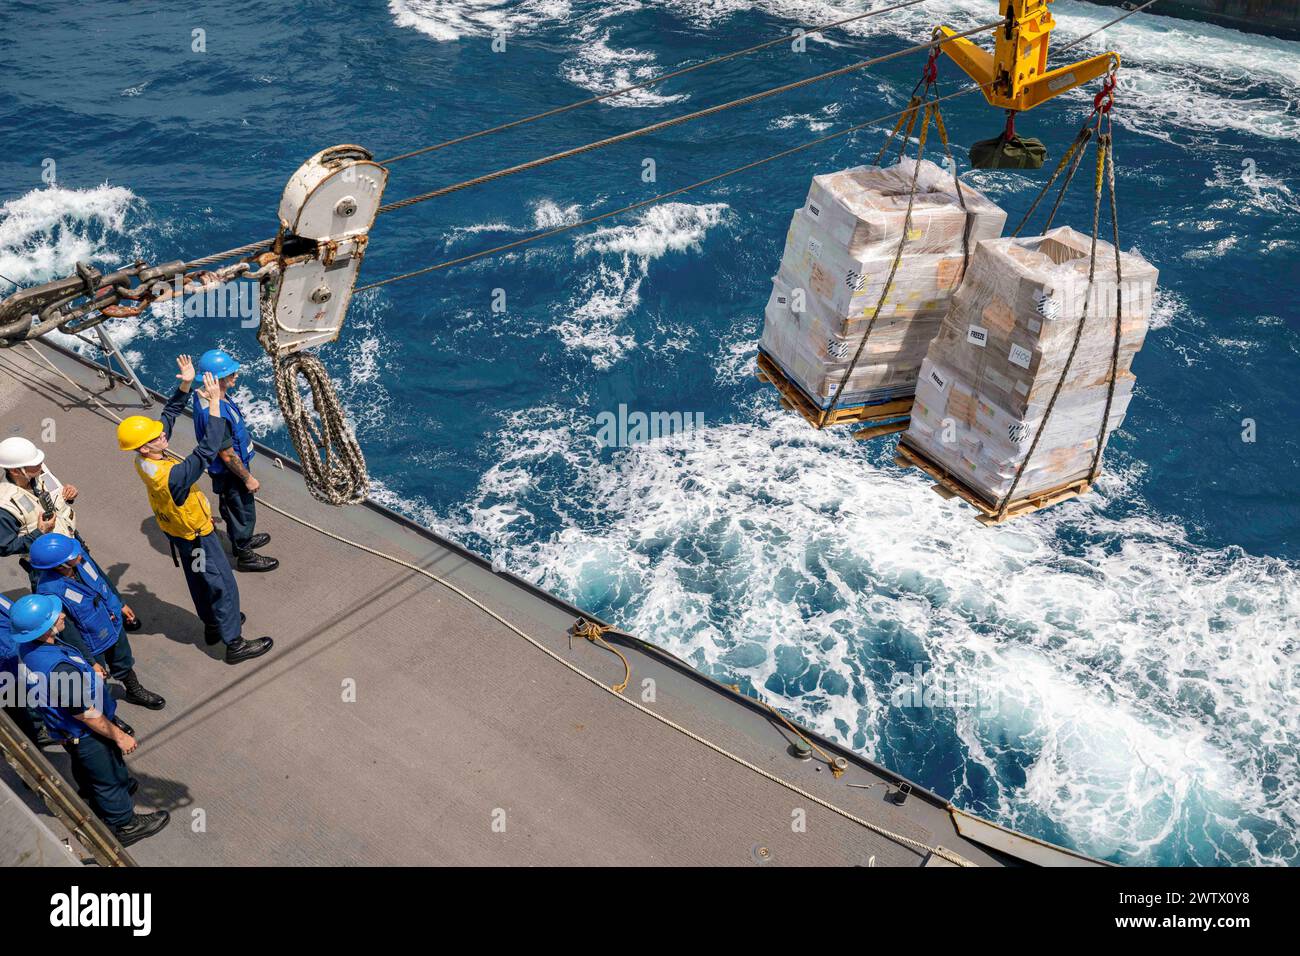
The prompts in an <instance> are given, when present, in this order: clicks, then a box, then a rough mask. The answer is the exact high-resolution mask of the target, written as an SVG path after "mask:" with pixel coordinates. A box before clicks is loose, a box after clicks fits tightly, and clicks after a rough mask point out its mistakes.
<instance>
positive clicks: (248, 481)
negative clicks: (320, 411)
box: [194, 349, 280, 571]
mask: <svg viewBox="0 0 1300 956" xmlns="http://www.w3.org/2000/svg"><path fill="white" fill-rule="evenodd" d="M196 367H197V370H198V373H199V374H200V375H204V374H211V375H212V377H213V378H215V379H216V380H217V385H218V386H219V388H220V389H221V417H222V418H224V419H225V420H226V421H227V422H228V423H229V425H230V427H229V429H227V437H226V439H225V441H224V442H222V446H221V452H220V453H219V454H218V455H217V457H216V458H215V459H214V460H213V462H212V464H210V465H208V474H209V475H210V476H211V477H212V491H213V493H214V494H216V496H217V510H218V511H219V512H220V513H221V520H223V521H224V522H225V523H226V530H227V531H228V532H229V534H230V546H231V550H233V551H234V553H235V569H236V570H237V571H274V570H275V569H276V568H277V567H279V565H280V562H279V561H277V560H276V559H275V558H268V557H265V556H264V555H260V554H258V553H257V551H256V550H255V549H257V548H260V547H262V546H263V545H265V544H267V543H268V542H269V541H270V540H271V536H270V535H269V534H265V533H263V534H258V532H257V500H256V499H255V498H254V497H253V496H254V495H255V494H257V489H258V488H259V487H260V483H259V482H258V480H257V479H256V478H254V477H253V473H252V472H251V471H249V465H251V464H252V461H253V455H254V451H253V436H252V435H250V434H249V432H248V427H247V426H246V425H245V424H244V413H243V412H242V411H240V408H239V406H238V405H237V404H236V403H235V400H234V399H233V398H231V397H230V394H229V393H230V391H231V389H233V388H234V386H235V380H236V379H237V378H238V377H239V369H240V365H239V363H238V362H236V361H235V360H234V359H233V358H231V357H230V355H229V354H228V353H227V352H224V351H222V350H221V349H209V350H208V351H206V352H204V353H203V354H202V355H200V356H199V361H198V364H197V366H196ZM207 421H208V416H207V413H206V412H205V410H204V409H203V408H202V407H200V405H199V396H198V394H197V393H196V394H195V395H194V438H195V440H196V441H198V442H200V443H202V441H203V436H204V434H206V432H207Z"/></svg>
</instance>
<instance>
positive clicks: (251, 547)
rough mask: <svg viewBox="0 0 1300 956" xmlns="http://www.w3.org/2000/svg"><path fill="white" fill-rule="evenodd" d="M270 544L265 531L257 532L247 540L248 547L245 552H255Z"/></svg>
mask: <svg viewBox="0 0 1300 956" xmlns="http://www.w3.org/2000/svg"><path fill="white" fill-rule="evenodd" d="M270 543H271V536H270V535H269V534H267V533H266V532H265V531H259V532H258V533H257V534H255V535H253V536H252V537H251V538H249V539H248V546H247V547H246V548H244V550H245V551H256V550H257V549H258V548H264V547H266V546H267V545H268V544H270Z"/></svg>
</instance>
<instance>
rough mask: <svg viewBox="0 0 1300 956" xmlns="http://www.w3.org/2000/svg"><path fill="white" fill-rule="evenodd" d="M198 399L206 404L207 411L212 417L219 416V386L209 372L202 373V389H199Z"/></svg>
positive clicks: (215, 378)
mask: <svg viewBox="0 0 1300 956" xmlns="http://www.w3.org/2000/svg"><path fill="white" fill-rule="evenodd" d="M199 398H201V399H203V401H205V402H207V404H208V411H210V412H212V414H213V415H217V416H219V415H220V414H221V385H220V384H219V383H218V382H217V377H216V376H215V375H213V374H212V373H211V372H204V373H203V387H202V388H201V389H199Z"/></svg>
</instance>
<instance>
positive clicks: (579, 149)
mask: <svg viewBox="0 0 1300 956" xmlns="http://www.w3.org/2000/svg"><path fill="white" fill-rule="evenodd" d="M1005 23H1006V19H1005V18H1003V19H1001V20H995V21H993V22H991V23H986V24H984V25H982V26H978V27H973V28H971V29H970V30H964V31H963V32H961V33H954V34H952V35H951V36H944V37H939V38H937V39H934V40H928V41H926V42H925V43H917V44H914V45H912V46H909V47H904V48H903V49H901V50H894V51H892V52H890V53H885V54H882V55H881V56H876V57H872V58H871V59H869V60H859V61H858V62H857V63H850V64H849V65H848V66H842V67H840V68H838V69H835V70H828V71H827V72H825V73H818V74H817V75H815V76H806V77H804V78H803V79H801V80H795V81H793V82H791V83H782V84H781V85H780V86H774V87H772V88H770V89H766V90H760V91H759V92H757V93H751V94H749V95H748V96H742V97H740V98H739V99H734V100H728V101H727V102H726V103H718V104H717V105H716V106H708V107H705V108H704V109H702V110H696V111H695V112H694V113H684V114H682V115H681V116H674V117H672V118H671V119H666V120H661V121H660V122H658V123H651V124H650V125H649V126H642V127H639V128H637V129H633V130H628V131H627V132H625V133H618V134H617V135H614V136H607V137H606V138H605V139H598V140H596V141H594V142H591V143H584V144H583V145H582V146H575V147H573V148H572V149H565V150H561V151H560V152H558V153H551V154H550V155H549V156H541V157H538V158H537V159H531V160H529V161H528V162H526V163H519V164H518V165H516V166H507V167H506V168H504V169H497V170H494V171H493V172H490V173H484V174H483V175H481V176H475V177H473V178H472V179H466V180H463V181H461V182H458V183H452V184H451V185H449V186H442V187H441V188H439V189H434V190H431V191H429V192H427V193H420V194H418V195H415V196H408V197H407V198H406V199H399V200H397V201H396V202H391V203H387V204H385V205H383V206H380V207H379V212H381V213H386V212H393V211H394V210H397V209H405V208H406V207H408V206H414V205H415V204H416V203H422V202H427V201H428V200H430V199H437V198H439V197H441V196H447V195H450V194H451V193H455V192H460V191H461V190H462V189H469V188H470V187H471V186H480V185H483V184H484V183H490V182H494V181H495V180H498V179H504V178H505V177H506V176H514V175H516V174H517V173H523V172H528V171H529V170H533V169H537V168H538V167H540V166H547V165H549V164H551V163H554V162H558V161H559V160H562V159H568V158H569V157H571V156H580V155H582V154H583V153H589V152H591V151H592V150H597V149H603V148H604V147H606V146H612V145H614V144H615V143H623V142H627V141H628V140H630V139H636V138H637V137H640V136H647V135H649V134H650V133H657V132H660V131H661V130H665V129H671V128H672V127H674V126H680V125H681V124H683V123H689V122H692V121H694V120H698V119H703V118H705V117H707V116H714V115H716V114H718V113H722V112H725V111H726V110H731V109H737V108H738V107H741V106H749V105H750V104H751V103H759V102H762V101H763V100H766V99H769V98H771V97H773V96H778V95H780V94H781V93H788V92H790V91H791V90H798V89H802V88H803V87H805V86H811V85H812V84H813V83H820V82H822V81H823V80H833V79H835V78H836V77H840V76H846V75H847V74H849V73H856V72H857V71H859V70H865V69H868V68H869V67H873V66H878V65H880V64H881V63H887V62H889V61H890V60H896V59H898V58H899V57H902V56H908V55H910V54H912V53H919V52H921V51H922V50H930V49H933V48H934V47H935V46H942V45H943V44H945V43H951V42H953V41H954V40H961V39H965V38H966V37H971V36H975V35H976V34H978V33H986V32H988V31H989V30H996V29H997V28H998V27H1000V26H1002V25H1003V24H1005Z"/></svg>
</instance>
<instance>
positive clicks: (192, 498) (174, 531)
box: [135, 455, 212, 541]
mask: <svg viewBox="0 0 1300 956" xmlns="http://www.w3.org/2000/svg"><path fill="white" fill-rule="evenodd" d="M175 465H176V462H174V461H172V460H171V459H170V458H164V459H162V460H160V461H155V460H154V459H152V458H145V457H144V456H143V455H136V456H135V470H136V472H137V473H138V474H139V475H140V479H141V480H142V481H143V482H144V486H145V488H146V489H147V490H148V492H149V507H150V508H152V509H153V516H154V517H155V518H157V519H158V527H160V528H162V529H163V532H164V533H166V534H169V535H171V536H172V537H173V538H183V539H184V540H186V541H193V540H194V539H195V538H198V537H202V536H203V535H205V534H211V533H212V509H211V508H210V507H209V506H208V499H207V498H206V497H204V494H203V492H201V491H199V489H198V486H197V485H196V486H195V487H193V488H191V489H190V494H189V497H188V498H186V499H185V503H184V504H183V505H177V504H176V502H175V500H174V499H173V498H172V493H171V491H169V490H168V488H167V476H168V475H170V474H171V470H172V468H173V467H175Z"/></svg>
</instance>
